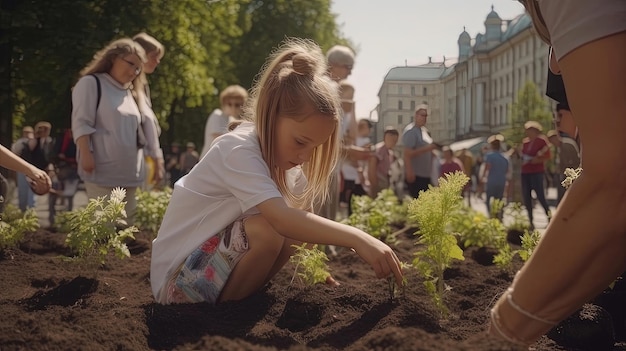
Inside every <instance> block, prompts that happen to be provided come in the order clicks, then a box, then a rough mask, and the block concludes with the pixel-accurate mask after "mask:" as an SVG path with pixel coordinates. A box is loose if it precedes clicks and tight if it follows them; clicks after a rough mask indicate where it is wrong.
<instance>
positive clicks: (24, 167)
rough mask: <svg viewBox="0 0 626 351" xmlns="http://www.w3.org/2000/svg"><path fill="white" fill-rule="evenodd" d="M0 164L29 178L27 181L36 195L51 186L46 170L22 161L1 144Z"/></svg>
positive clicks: (43, 192) (44, 191) (41, 193)
mask: <svg viewBox="0 0 626 351" xmlns="http://www.w3.org/2000/svg"><path fill="white" fill-rule="evenodd" d="M0 166H3V167H5V168H8V169H10V170H13V171H16V172H20V173H23V174H24V175H26V176H27V177H28V178H30V181H29V183H30V185H31V187H32V188H33V191H34V192H35V193H36V194H38V195H43V194H45V193H47V192H48V191H49V190H50V187H51V186H52V181H50V177H48V174H46V172H44V171H42V170H40V169H39V168H37V167H35V166H33V165H31V164H30V163H28V162H26V161H24V160H23V159H22V158H21V157H19V156H17V155H16V154H14V153H12V152H11V150H9V149H7V148H6V147H4V146H2V145H0Z"/></svg>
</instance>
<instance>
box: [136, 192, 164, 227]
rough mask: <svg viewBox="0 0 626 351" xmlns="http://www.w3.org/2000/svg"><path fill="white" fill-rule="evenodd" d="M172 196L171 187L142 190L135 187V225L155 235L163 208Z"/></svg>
mask: <svg viewBox="0 0 626 351" xmlns="http://www.w3.org/2000/svg"><path fill="white" fill-rule="evenodd" d="M171 197H172V188H169V187H167V188H165V189H163V190H152V191H143V190H140V189H137V195H136V198H137V212H136V213H135V225H136V226H137V227H139V229H142V230H149V231H151V232H152V233H153V234H154V235H156V234H157V233H158V231H159V228H160V227H161V222H162V221H163V216H165V210H167V205H168V204H169V203H170V198H171Z"/></svg>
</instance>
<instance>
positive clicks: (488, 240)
mask: <svg viewBox="0 0 626 351" xmlns="http://www.w3.org/2000/svg"><path fill="white" fill-rule="evenodd" d="M450 229H451V230H452V231H453V232H454V233H455V234H456V235H457V237H458V239H459V242H460V243H461V244H462V246H463V247H464V248H468V247H470V246H475V247H485V246H488V247H493V248H500V247H501V246H502V245H504V244H506V228H505V227H504V224H502V221H500V220H499V219H498V218H487V216H485V215H484V214H483V213H481V212H478V211H476V210H474V209H472V208H471V207H467V206H463V207H462V209H461V210H460V211H459V212H457V213H456V214H455V215H453V216H450Z"/></svg>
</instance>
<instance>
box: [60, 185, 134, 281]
mask: <svg viewBox="0 0 626 351" xmlns="http://www.w3.org/2000/svg"><path fill="white" fill-rule="evenodd" d="M125 196H126V190H125V189H122V188H115V189H113V191H112V192H111V195H110V196H108V197H106V201H105V197H99V198H97V199H90V200H89V203H88V204H87V206H86V207H84V208H81V209H77V210H74V211H71V212H66V213H64V215H63V222H64V223H63V225H62V226H61V228H62V229H64V230H68V234H67V238H66V239H65V244H66V245H67V246H68V247H69V248H70V249H71V250H73V251H74V252H75V254H76V256H74V257H73V258H72V259H73V260H76V261H78V262H81V263H84V264H85V265H86V266H87V267H89V268H92V269H93V270H94V271H95V270H96V269H97V267H98V266H100V265H103V264H104V263H105V258H106V256H107V254H108V253H109V252H111V251H113V252H114V253H115V254H116V256H117V257H119V258H125V257H130V252H129V251H128V247H127V246H126V244H125V241H126V240H127V239H134V235H133V233H136V232H137V231H138V230H137V228H136V227H134V226H130V227H128V226H127V225H126V211H125V210H124V205H125V204H126V202H125V201H123V199H124V198H125ZM120 227H121V228H125V229H118V228H120Z"/></svg>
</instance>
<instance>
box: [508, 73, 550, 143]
mask: <svg viewBox="0 0 626 351" xmlns="http://www.w3.org/2000/svg"><path fill="white" fill-rule="evenodd" d="M510 115H511V124H510V128H509V129H507V130H505V131H504V132H503V134H504V136H505V139H506V140H507V141H508V142H509V143H511V144H513V145H519V144H521V143H522V139H524V136H525V135H524V123H526V122H527V121H531V120H532V121H537V122H539V123H541V125H542V126H543V128H544V130H548V129H552V128H553V123H552V112H551V111H550V109H549V105H548V104H547V103H546V100H545V99H544V98H543V97H542V96H541V94H540V93H539V90H538V89H537V86H536V85H535V83H533V82H531V81H527V82H526V84H525V85H524V87H523V88H522V89H521V90H520V91H519V92H518V93H517V97H516V98H515V101H513V104H512V105H511V111H510Z"/></svg>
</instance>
